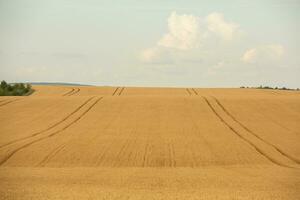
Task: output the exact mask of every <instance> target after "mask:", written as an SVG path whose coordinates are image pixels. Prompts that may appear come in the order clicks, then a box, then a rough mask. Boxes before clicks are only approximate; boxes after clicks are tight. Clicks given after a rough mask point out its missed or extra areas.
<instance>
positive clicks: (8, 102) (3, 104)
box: [0, 99, 20, 107]
mask: <svg viewBox="0 0 300 200" xmlns="http://www.w3.org/2000/svg"><path fill="white" fill-rule="evenodd" d="M18 100H20V99H13V100H10V101H7V102H4V103H2V104H0V107H2V106H5V105H7V104H10V103H13V102H15V101H18Z"/></svg>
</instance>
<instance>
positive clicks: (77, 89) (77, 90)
mask: <svg viewBox="0 0 300 200" xmlns="http://www.w3.org/2000/svg"><path fill="white" fill-rule="evenodd" d="M78 92H80V88H76V90H75V91H73V92H71V93H70V94H68V95H67V96H73V95H74V94H77V93H78Z"/></svg>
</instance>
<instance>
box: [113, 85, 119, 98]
mask: <svg viewBox="0 0 300 200" xmlns="http://www.w3.org/2000/svg"><path fill="white" fill-rule="evenodd" d="M118 89H119V87H117V88H116V89H115V91H114V92H113V94H112V96H115V94H116V93H117V91H118Z"/></svg>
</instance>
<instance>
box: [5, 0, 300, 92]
mask: <svg viewBox="0 0 300 200" xmlns="http://www.w3.org/2000/svg"><path fill="white" fill-rule="evenodd" d="M299 11H300V1H299V0H249V1H248V0H235V1H234V0H231V1H229V0H223V1H222V0H219V1H216V0H207V1H204V0H203V1H201V0H181V1H179V0H177V1H176V0H149V1H146V0H122V1H121V0H114V1H109V0H107V1H101V0H0V79H5V80H7V81H10V82H27V81H31V82H40V81H43V82H73V83H85V84H95V85H125V86H181V87H187V86H191V87H237V86H242V85H247V86H257V85H261V84H262V85H270V86H280V87H282V86H286V87H293V88H296V87H300V55H299V52H300V39H299V33H300V22H299V20H300V12H299Z"/></svg>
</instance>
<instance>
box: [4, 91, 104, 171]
mask: <svg viewBox="0 0 300 200" xmlns="http://www.w3.org/2000/svg"><path fill="white" fill-rule="evenodd" d="M101 99H103V97H100V98H98V99H97V100H96V101H95V102H94V103H93V104H92V105H91V106H90V107H88V108H87V109H86V110H85V111H84V112H83V113H82V114H81V115H80V116H79V117H77V118H76V119H74V120H73V121H72V122H70V123H69V124H67V125H66V126H65V127H63V128H61V129H60V130H58V131H55V132H53V133H51V134H49V135H47V136H44V137H41V138H39V139H36V140H33V141H31V142H29V143H27V144H24V145H22V146H20V147H19V148H17V149H15V150H13V151H12V152H10V153H9V154H8V155H7V156H5V157H4V158H3V159H2V160H1V161H0V166H2V165H3V164H5V163H6V162H7V161H8V160H9V159H10V158H11V157H12V156H14V155H15V154H16V153H18V152H19V151H20V150H23V149H25V148H26V147H29V146H31V145H32V144H35V143H37V142H40V141H42V140H45V139H47V138H49V137H53V136H55V135H57V134H59V133H61V132H63V131H64V130H66V129H67V128H69V127H70V126H72V125H73V124H75V123H76V122H78V121H79V120H80V119H81V118H82V117H83V116H85V115H86V114H87V113H88V112H89V111H90V110H91V109H92V108H93V107H94V106H95V105H96V104H97V103H98V102H99V101H100V100H101Z"/></svg>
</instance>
